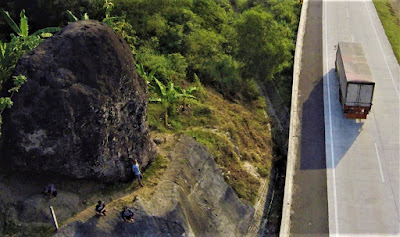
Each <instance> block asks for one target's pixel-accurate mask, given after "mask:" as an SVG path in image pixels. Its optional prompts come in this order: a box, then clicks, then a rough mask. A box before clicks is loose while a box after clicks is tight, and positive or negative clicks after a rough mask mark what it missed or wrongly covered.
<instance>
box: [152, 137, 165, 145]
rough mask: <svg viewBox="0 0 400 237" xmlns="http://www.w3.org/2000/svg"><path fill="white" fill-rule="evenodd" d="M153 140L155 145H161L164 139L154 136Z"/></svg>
mask: <svg viewBox="0 0 400 237" xmlns="http://www.w3.org/2000/svg"><path fill="white" fill-rule="evenodd" d="M153 142H154V143H155V144H157V145H161V144H163V142H164V140H163V139H161V138H154V139H153Z"/></svg>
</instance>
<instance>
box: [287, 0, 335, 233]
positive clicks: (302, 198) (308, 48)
mask: <svg viewBox="0 0 400 237" xmlns="http://www.w3.org/2000/svg"><path fill="white" fill-rule="evenodd" d="M321 36H322V0H319V1H315V0H311V1H309V3H308V8H307V18H306V23H305V33H304V40H303V49H302V56H301V68H300V75H299V87H298V91H299V97H298V108H297V109H298V110H299V117H300V118H299V119H300V124H301V129H300V130H301V131H300V151H299V153H298V154H300V157H299V158H298V159H296V163H295V170H294V176H293V195H292V206H291V214H290V235H291V236H327V235H328V231H329V223H328V197H327V179H326V175H327V172H326V166H325V164H326V163H325V161H326V158H325V128H324V97H323V70H322V69H323V67H322V62H323V60H322V52H323V48H322V37H321ZM294 96H297V95H294Z"/></svg>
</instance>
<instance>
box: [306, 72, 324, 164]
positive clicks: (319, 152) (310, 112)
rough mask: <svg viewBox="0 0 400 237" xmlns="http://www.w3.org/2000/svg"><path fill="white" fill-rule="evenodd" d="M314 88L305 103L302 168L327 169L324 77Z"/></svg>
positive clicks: (316, 82) (315, 83)
mask: <svg viewBox="0 0 400 237" xmlns="http://www.w3.org/2000/svg"><path fill="white" fill-rule="evenodd" d="M313 84H314V88H313V90H312V91H311V92H310V94H309V97H308V99H307V100H306V101H305V102H304V103H303V108H302V119H301V121H302V124H301V153H300V169H302V170H307V169H325V168H326V162H325V122H324V101H323V96H324V94H323V79H322V78H321V79H319V80H316V81H314V82H313Z"/></svg>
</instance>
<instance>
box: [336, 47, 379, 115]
mask: <svg viewBox="0 0 400 237" xmlns="http://www.w3.org/2000/svg"><path fill="white" fill-rule="evenodd" d="M335 69H336V72H337V75H338V79H339V100H340V103H341V104H342V108H343V112H344V114H345V116H346V118H352V119H366V118H367V114H368V113H369V111H370V110H371V106H372V98H373V95H374V88H375V82H374V79H373V77H372V74H371V71H370V69H369V66H368V62H367V59H366V58H365V55H364V51H363V49H362V46H361V44H360V43H353V42H339V43H338V47H337V51H336V61H335Z"/></svg>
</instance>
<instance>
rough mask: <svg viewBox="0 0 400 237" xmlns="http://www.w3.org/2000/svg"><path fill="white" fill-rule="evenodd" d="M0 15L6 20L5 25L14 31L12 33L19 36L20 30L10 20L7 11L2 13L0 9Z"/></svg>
mask: <svg viewBox="0 0 400 237" xmlns="http://www.w3.org/2000/svg"><path fill="white" fill-rule="evenodd" d="M1 14H2V15H3V17H4V19H6V21H7V23H8V24H9V25H10V27H11V28H12V29H13V30H14V32H15V33H17V34H18V35H21V29H20V28H19V27H18V25H17V24H16V23H15V21H14V20H13V19H12V18H11V16H10V14H9V13H8V11H4V10H3V9H1Z"/></svg>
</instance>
